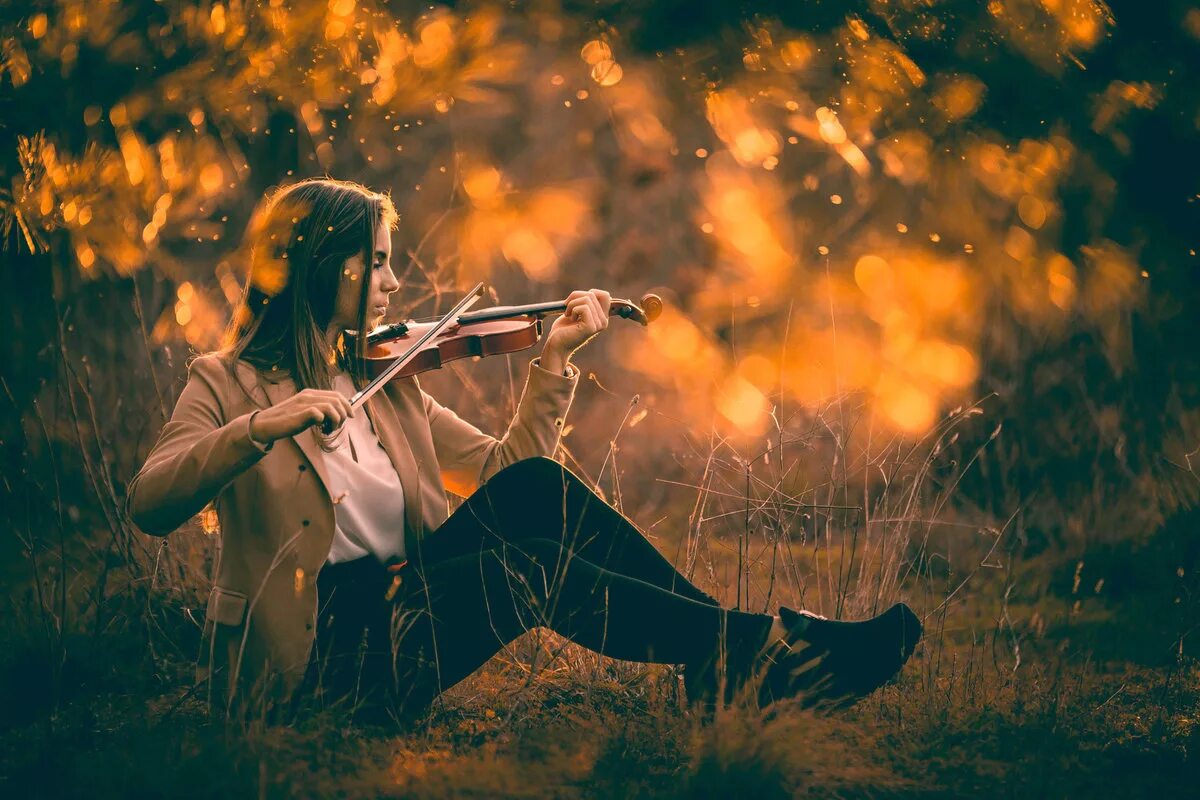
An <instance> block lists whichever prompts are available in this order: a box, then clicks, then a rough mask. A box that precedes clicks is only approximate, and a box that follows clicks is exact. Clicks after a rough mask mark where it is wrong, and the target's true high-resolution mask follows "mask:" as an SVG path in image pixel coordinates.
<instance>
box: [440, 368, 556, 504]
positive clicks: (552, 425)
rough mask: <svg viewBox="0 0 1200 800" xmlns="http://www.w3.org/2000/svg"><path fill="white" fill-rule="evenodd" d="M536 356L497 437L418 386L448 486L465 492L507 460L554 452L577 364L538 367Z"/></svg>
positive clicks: (460, 492) (504, 465) (469, 491)
mask: <svg viewBox="0 0 1200 800" xmlns="http://www.w3.org/2000/svg"><path fill="white" fill-rule="evenodd" d="M539 362H540V359H534V360H533V361H532V362H530V364H529V375H528V377H527V378H526V381H525V389H524V391H523V392H522V393H521V400H520V402H518V403H517V411H516V414H514V415H513V419H512V422H511V423H509V426H508V430H507V431H506V432H505V434H504V436H503V437H501V438H499V439H497V438H496V437H494V436H490V435H488V434H486V433H484V432H483V431H481V430H479V429H478V428H476V427H475V426H474V425H472V424H471V423H469V422H467V421H465V420H464V419H462V418H461V417H459V416H458V415H457V414H455V413H454V412H453V411H451V410H450V409H448V408H446V407H445V406H443V405H442V404H441V403H439V402H438V401H436V400H434V399H433V398H432V397H430V396H429V395H428V394H426V393H425V392H424V391H422V392H421V394H422V397H423V399H424V402H425V413H426V415H427V416H428V417H429V427H430V430H431V432H432V434H433V446H434V451H435V453H436V455H437V460H438V466H439V468H440V469H441V473H442V480H443V481H444V482H445V484H446V488H447V489H448V490H449V491H451V492H453V493H454V494H457V495H460V496H462V497H467V496H468V495H470V494H471V493H472V492H473V491H475V490H476V489H477V488H479V486H480V485H481V484H483V482H484V481H486V480H487V479H488V478H490V477H491V476H492V475H494V474H496V473H497V472H499V471H500V470H502V469H504V467H506V466H508V465H509V464H513V463H515V462H517V461H520V460H522V459H525V458H533V457H535V456H546V457H549V456H553V455H554V451H555V450H556V449H557V448H558V441H559V439H560V438H561V437H562V430H563V421H564V420H565V419H566V416H567V410H568V409H569V408H570V407H571V400H572V399H573V398H574V396H575V387H576V385H577V384H578V383H579V370H578V369H576V368H575V367H574V366H573V365H568V367H567V369H568V371H569V372H568V374H566V375H560V374H556V373H553V372H548V371H546V370H544V369H542V367H541V364H540V363H539Z"/></svg>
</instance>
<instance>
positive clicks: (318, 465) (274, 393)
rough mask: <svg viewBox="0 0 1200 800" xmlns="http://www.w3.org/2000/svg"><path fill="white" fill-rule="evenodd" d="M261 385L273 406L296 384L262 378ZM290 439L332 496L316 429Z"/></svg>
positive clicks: (287, 395)
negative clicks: (273, 381) (274, 381)
mask: <svg viewBox="0 0 1200 800" xmlns="http://www.w3.org/2000/svg"><path fill="white" fill-rule="evenodd" d="M261 385H262V386H263V388H264V389H265V391H266V395H267V399H268V400H269V401H270V403H271V405H273V406H275V405H279V404H280V403H282V402H283V401H284V400H287V399H288V398H289V397H291V396H292V395H294V394H295V393H296V386H295V384H294V383H293V382H292V380H291V379H290V378H289V379H285V380H282V381H279V382H278V383H272V382H270V381H265V380H264V381H263V382H262V384H261ZM292 441H293V442H295V443H296V445H297V446H298V447H299V448H300V450H301V451H302V452H303V453H304V457H305V458H307V459H308V463H309V464H311V465H312V468H313V472H315V473H317V478H318V479H319V480H320V481H321V485H322V486H323V487H324V488H325V493H326V494H329V495H330V496H331V497H332V493H331V492H330V491H329V473H328V472H327V471H326V469H325V453H324V452H323V451H322V450H321V443H320V440H319V439H318V438H317V429H316V428H315V427H312V428H309V429H308V430H306V431H303V432H301V433H298V434H296V435H295V436H293V437H292Z"/></svg>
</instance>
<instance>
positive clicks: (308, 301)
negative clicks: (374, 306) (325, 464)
mask: <svg viewBox="0 0 1200 800" xmlns="http://www.w3.org/2000/svg"><path fill="white" fill-rule="evenodd" d="M396 222H397V215H396V209H395V206H394V205H393V204H392V200H391V198H390V197H388V196H387V195H384V194H380V193H378V192H373V191H371V190H370V189H368V188H366V187H365V186H362V185H361V184H358V183H354V182H352V181H338V180H333V179H332V178H311V179H308V180H303V181H300V182H299V183H294V184H291V185H289V186H284V187H281V188H280V189H278V190H277V191H275V192H274V193H273V194H269V195H268V196H267V197H266V198H265V199H264V200H263V202H262V203H260V204H259V207H258V209H256V210H255V212H254V215H253V217H252V218H251V222H250V226H249V228H248V229H247V232H246V237H245V245H244V248H243V249H244V250H248V256H247V258H248V260H249V265H250V266H249V275H248V279H247V281H246V287H245V290H244V291H243V293H242V301H241V303H240V304H239V307H238V309H237V311H236V312H235V313H234V316H233V319H232V320H231V321H230V325H229V328H228V330H227V331H226V335H225V346H224V347H223V348H222V349H221V354H222V355H223V356H225V357H226V358H227V360H228V362H229V364H230V367H231V368H232V366H233V364H234V362H235V361H236V360H237V359H241V360H243V361H246V362H248V363H249V364H251V365H253V366H254V367H255V368H257V369H258V370H259V371H261V372H264V373H268V374H270V373H278V372H280V371H286V373H288V374H289V375H290V377H291V378H292V379H293V380H294V381H295V384H296V389H297V391H298V390H300V389H329V388H331V385H332V377H331V370H330V366H331V365H332V364H333V363H335V362H340V363H341V365H342V366H343V367H344V368H346V369H347V371H348V372H350V374H351V376H352V377H353V378H354V380H355V382H356V383H360V382H361V380H362V378H363V374H364V372H365V363H364V357H365V349H366V343H365V337H362V336H360V337H357V339H356V341H357V347H356V348H355V350H356V351H355V352H354V353H347V352H346V348H345V346H344V344H343V342H341V341H340V340H339V341H338V342H337V343H335V344H334V345H333V346H331V345H330V343H329V341H328V339H327V338H326V330H327V329H328V327H329V324H330V322H331V321H332V319H333V314H334V311H335V309H336V305H337V294H338V286H339V284H340V283H341V280H342V272H343V265H344V264H345V262H346V259H348V258H351V257H353V256H354V255H355V254H361V255H362V258H363V274H362V279H361V281H360V282H361V284H362V286H361V292H362V294H361V295H360V297H359V303H358V321H357V325H356V328H357V329H358V330H360V331H361V330H364V329H365V327H366V322H367V319H366V318H367V309H366V308H365V306H366V300H367V293H368V290H369V287H370V282H371V281H370V276H371V273H370V271H371V264H372V262H373V258H372V255H373V253H374V251H375V232H376V231H377V230H378V228H379V226H380V225H381V224H383V225H386V226H387V228H388V230H395V228H396ZM281 377H282V376H281Z"/></svg>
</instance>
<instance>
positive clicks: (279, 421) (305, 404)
mask: <svg viewBox="0 0 1200 800" xmlns="http://www.w3.org/2000/svg"><path fill="white" fill-rule="evenodd" d="M352 413H354V412H353V410H352V409H351V408H350V401H349V400H347V399H346V398H345V397H344V396H343V395H342V394H341V393H340V392H335V391H332V390H325V389H304V390H303V391H300V392H297V393H296V394H294V395H292V396H291V397H289V398H288V399H287V400H284V401H283V402H282V403H278V404H277V405H273V406H271V407H270V408H264V409H262V410H261V411H258V412H257V413H255V415H254V418H253V419H252V420H250V438H252V439H254V440H255V441H258V442H262V443H263V444H270V443H271V442H274V441H275V440H277V439H286V438H288V437H289V436H295V435H296V434H297V433H300V432H301V431H305V430H308V429H309V428H311V427H312V426H313V425H320V424H322V423H324V422H325V421H326V420H328V421H329V422H330V423H332V427H333V428H334V429H336V428H338V427H340V426H341V424H342V423H343V422H345V421H346V419H347V418H348V417H349V416H350V415H351V414H352Z"/></svg>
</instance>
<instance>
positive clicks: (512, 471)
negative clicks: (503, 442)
mask: <svg viewBox="0 0 1200 800" xmlns="http://www.w3.org/2000/svg"><path fill="white" fill-rule="evenodd" d="M577 480H579V479H578V478H576V477H575V475H574V474H573V473H572V472H571V471H570V470H568V469H567V468H566V467H564V466H563V465H562V464H560V463H558V462H557V461H555V460H554V459H552V458H546V457H545V456H535V457H534V458H524V459H521V460H520V461H517V462H515V463H513V464H509V465H508V466H507V467H505V468H504V469H502V470H500V471H499V472H497V473H496V474H495V475H493V476H492V477H491V479H490V480H489V481H488V482H487V485H488V486H496V487H503V488H515V489H520V488H523V487H525V488H534V487H536V488H538V489H546V488H552V487H556V486H559V487H561V486H565V485H567V484H568V483H570V482H572V481H577Z"/></svg>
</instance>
